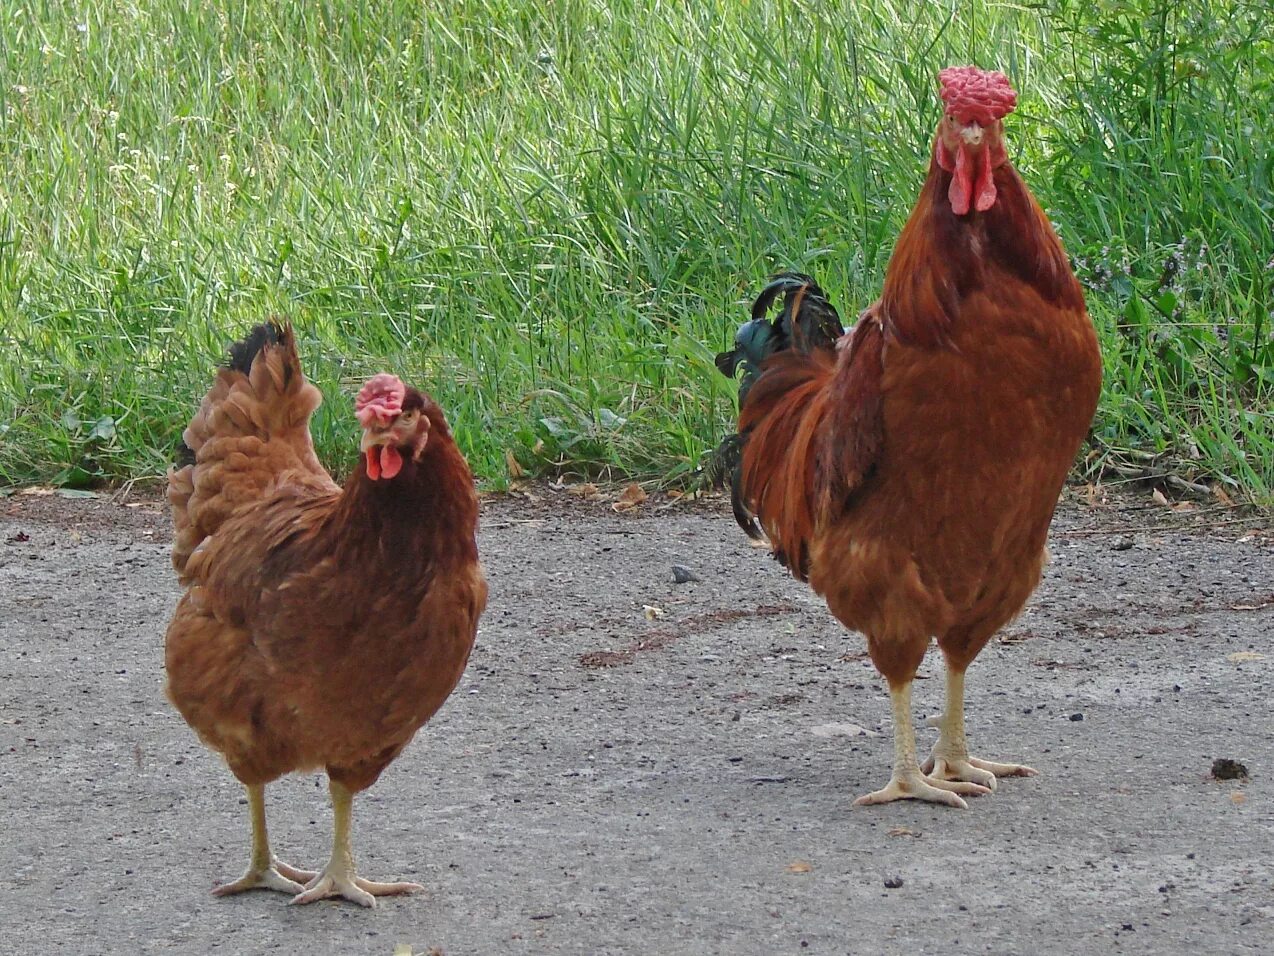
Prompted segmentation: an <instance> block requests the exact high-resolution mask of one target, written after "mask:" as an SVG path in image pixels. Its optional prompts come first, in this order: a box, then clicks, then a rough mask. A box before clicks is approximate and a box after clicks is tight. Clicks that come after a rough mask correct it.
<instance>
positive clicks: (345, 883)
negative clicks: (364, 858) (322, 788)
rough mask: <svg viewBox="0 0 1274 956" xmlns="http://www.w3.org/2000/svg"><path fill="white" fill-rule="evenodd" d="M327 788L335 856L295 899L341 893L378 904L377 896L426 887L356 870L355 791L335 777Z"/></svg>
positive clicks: (302, 900)
mask: <svg viewBox="0 0 1274 956" xmlns="http://www.w3.org/2000/svg"><path fill="white" fill-rule="evenodd" d="M328 789H329V790H330V791H331V793H332V859H331V860H329V861H328V864H327V866H325V867H324V868H323V872H322V873H320V874H318V875H317V876H315V877H314V878H313V879H311V880H310V881H309V882H308V883H306V884H305V890H304V892H302V893H299V894H298V895H297V896H296V897H295V898H293V900H292V902H293V903H313V902H314V901H315V900H321V899H326V898H327V897H329V896H341V897H344V898H345V899H347V900H350V901H351V902H353V903H357V904H359V905H360V906H375V905H376V897H378V896H399V895H401V894H404V893H414V892H416V891H417V890H423V889H424V887H423V886H421V885H420V884H419V883H373V882H372V881H371V880H365V879H363V878H362V877H361V876H359V875H358V874H357V873H356V872H355V871H354V850H353V848H352V847H351V846H350V838H349V835H350V815H351V809H352V807H353V803H354V794H352V793H351V792H350V791H349V790H348V789H347V788H346V787H345V786H344V785H343V784H340V783H337V782H336V781H335V780H329V781H328ZM297 889H298V890H300V889H301V887H299V886H298V887H297Z"/></svg>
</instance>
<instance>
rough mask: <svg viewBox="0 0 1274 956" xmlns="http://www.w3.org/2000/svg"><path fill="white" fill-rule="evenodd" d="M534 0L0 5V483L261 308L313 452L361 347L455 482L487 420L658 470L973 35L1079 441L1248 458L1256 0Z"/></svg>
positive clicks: (928, 106)
mask: <svg viewBox="0 0 1274 956" xmlns="http://www.w3.org/2000/svg"><path fill="white" fill-rule="evenodd" d="M533 6H536V5H531V4H523V3H521V2H514V0H462V2H450V3H446V4H432V3H420V2H418V0H359V2H353V0H310V2H304V3H303V2H300V0H280V2H278V3H272V4H250V3H249V4H228V3H224V2H222V3H203V2H195V0H82V2H80V3H76V4H69V3H62V2H56V0H31V2H26V3H12V4H8V5H7V6H5V7H4V10H3V12H2V13H0V16H2V17H3V20H4V22H3V23H0V163H2V164H3V174H2V175H0V323H2V325H0V340H2V342H3V351H2V354H0V483H10V484H12V483H22V482H34V481H39V482H54V483H59V484H67V485H72V486H75V485H84V484H88V483H92V482H94V481H100V480H103V479H114V478H124V477H137V476H148V475H158V474H160V473H162V471H163V470H164V468H165V467H166V463H167V461H168V459H169V456H170V454H171V451H172V448H173V447H174V445H175V442H176V440H177V436H178V434H179V432H180V429H181V427H182V425H183V423H184V421H185V420H186V419H187V418H188V417H189V414H190V412H191V410H192V408H193V407H194V405H195V404H196V403H197V401H198V399H199V396H200V394H201V393H202V391H203V390H204V389H205V388H206V387H207V384H208V382H209V380H210V376H211V369H212V366H213V365H214V363H215V362H216V361H218V359H219V357H220V355H221V354H222V352H223V350H224V347H225V345H226V343H227V342H228V341H229V340H231V339H232V338H235V337H237V336H238V335H239V334H241V333H242V331H243V330H244V329H245V328H247V327H248V326H249V325H250V324H251V323H253V322H255V321H258V320H260V319H261V318H262V317H263V316H265V315H267V314H270V313H277V314H281V315H284V316H288V317H290V318H292V319H293V321H294V322H295V323H296V324H297V326H298V329H299V330H300V337H301V343H302V348H303V350H304V354H303V358H304V361H305V363H306V366H307V368H308V370H309V374H310V376H311V378H313V379H314V380H315V381H316V383H318V384H319V385H320V386H321V387H322V388H323V390H324V392H325V393H326V394H327V398H328V401H327V404H326V405H325V406H324V409H323V410H322V411H321V412H320V413H319V416H318V418H317V421H316V423H315V437H316V441H317V443H318V445H319V449H320V452H321V453H322V455H323V456H324V457H325V459H326V460H327V461H329V462H330V463H331V464H332V466H333V467H334V468H335V469H337V470H338V471H339V470H342V469H344V468H345V467H347V466H348V465H349V464H350V462H351V460H352V457H353V454H354V448H355V445H354V442H355V425H354V421H353V416H352V414H351V409H350V394H351V392H352V391H353V389H354V388H355V387H356V386H357V384H358V382H359V380H360V379H361V378H363V377H364V376H365V375H367V374H368V373H370V372H373V371H377V370H380V369H382V368H383V369H392V370H394V371H397V372H399V373H400V374H402V375H403V376H404V377H405V378H407V379H408V380H409V381H412V382H413V383H415V384H419V385H421V386H423V387H425V388H427V389H428V390H430V391H432V392H433V393H434V394H435V396H436V397H437V398H438V399H439V401H441V402H442V403H443V405H444V407H445V408H446V409H447V410H448V413H449V417H450V419H451V421H452V423H453V427H454V428H455V430H456V432H457V434H458V437H459V439H460V442H461V444H462V445H463V447H464V449H465V451H466V452H467V453H468V454H469V456H470V459H471V461H472V462H473V465H474V467H475V470H476V471H477V472H478V473H479V474H480V475H482V476H484V477H485V478H487V479H488V480H490V481H491V482H493V483H494V484H497V485H498V484H499V483H500V482H501V481H502V480H504V479H505V478H506V476H507V467H508V465H507V462H508V456H509V455H510V454H512V455H513V456H515V457H516V458H517V459H518V460H519V461H520V462H521V465H522V466H523V467H526V468H527V469H528V470H544V471H555V470H568V471H575V472H579V473H589V474H597V473H611V474H620V473H625V474H634V475H640V476H644V477H652V478H660V479H663V480H666V481H669V482H674V483H675V482H679V481H687V480H690V477H691V476H692V475H693V473H694V471H695V469H696V467H697V465H698V463H699V461H700V458H701V456H702V454H703V452H704V451H705V449H707V448H708V447H710V446H711V445H712V444H713V443H714V441H715V439H716V438H717V437H718V436H719V434H720V433H721V432H722V430H723V429H724V428H725V427H726V425H727V423H728V421H729V419H730V416H731V414H732V411H733V402H734V399H733V389H732V388H731V386H730V384H729V383H728V382H726V381H725V380H724V379H722V378H721V377H720V376H719V375H718V374H717V373H716V371H715V370H714V368H713V366H712V362H711V358H712V354H713V353H714V352H715V351H717V350H718V349H720V348H721V347H723V346H725V345H726V344H727V343H728V342H729V340H730V338H731V336H732V335H733V330H734V328H735V327H736V325H737V324H738V322H739V321H740V320H741V319H742V318H743V317H745V306H746V303H747V302H748V301H749V299H750V297H751V295H752V293H753V292H754V290H756V289H757V288H758V286H759V284H760V282H761V280H762V279H763V277H764V276H765V275H766V274H767V273H769V272H771V271H774V270H776V269H779V268H786V267H796V268H800V269H804V270H807V271H810V272H813V273H814V274H815V275H817V276H818V277H819V278H820V280H821V281H822V283H823V284H824V285H825V286H826V287H827V288H828V289H829V291H831V292H832V293H833V294H834V297H835V300H836V301H837V302H838V303H839V304H840V306H841V311H842V313H844V314H846V315H854V314H856V312H857V310H858V309H859V308H861V307H862V306H863V305H865V304H867V303H868V302H869V301H871V299H872V298H874V296H875V294H876V291H877V290H878V288H879V284H880V281H881V276H882V274H883V271H884V268H885V265H886V263H887V262H888V258H889V254H890V252H891V249H892V246H893V241H894V238H895V236H896V235H897V232H898V230H899V228H900V227H901V225H902V222H903V220H904V218H905V217H906V214H907V212H908V210H909V208H910V205H911V203H912V202H913V200H914V198H915V195H916V193H917V190H918V188H919V185H920V183H921V181H922V178H923V175H924V166H925V162H926V159H927V152H928V148H929V142H930V136H931V131H932V129H933V127H934V125H935V123H936V120H937V116H938V113H937V109H936V101H935V97H934V93H933V90H934V85H935V84H934V75H935V73H936V71H937V69H939V68H940V67H942V66H945V65H948V64H950V63H957V62H969V61H976V62H978V63H979V64H981V65H984V66H997V67H1000V68H1003V69H1004V70H1006V71H1007V72H1008V73H1009V74H1010V75H1011V76H1012V78H1013V79H1014V81H1015V83H1016V85H1017V87H1018V89H1019V92H1020V94H1021V101H1020V106H1019V110H1018V112H1017V113H1016V114H1015V116H1014V117H1012V118H1011V119H1010V121H1009V135H1010V137H1011V141H1012V148H1013V150H1014V153H1013V156H1014V160H1015V162H1016V163H1017V164H1018V166H1019V168H1020V169H1021V170H1022V172H1023V174H1024V175H1025V177H1026V179H1027V181H1028V182H1029V183H1030V184H1031V186H1032V188H1033V189H1034V190H1035V192H1036V195H1037V196H1038V197H1039V198H1040V200H1041V202H1042V203H1043V204H1044V206H1045V207H1046V208H1047V209H1048V210H1049V211H1050V213H1051V215H1052V216H1053V218H1054V221H1055V222H1056V224H1057V227H1058V230H1059V232H1060V233H1061V235H1062V238H1063V240H1064V241H1065V242H1066V244H1067V246H1068V248H1069V249H1070V251H1071V252H1072V254H1073V255H1074V256H1075V258H1076V261H1077V263H1078V267H1079V271H1080V274H1081V277H1082V278H1083V279H1084V281H1085V282H1086V284H1087V286H1088V289H1089V302H1090V308H1091V311H1092V313H1093V316H1094V319H1095V321H1096V323H1097V325H1098V327H1099V331H1100V334H1101V338H1102V341H1103V345H1104V351H1105V361H1106V386H1105V391H1104V395H1103V400H1102V405H1101V410H1100V412H1099V418H1098V421H1097V423H1096V426H1095V432H1094V443H1093V448H1092V453H1091V454H1090V455H1089V457H1088V458H1087V459H1086V461H1085V462H1084V463H1083V464H1082V465H1081V467H1082V468H1084V469H1086V470H1087V471H1088V472H1089V473H1095V472H1096V470H1097V469H1100V468H1102V467H1105V466H1107V465H1116V466H1118V465H1120V464H1121V463H1126V462H1129V461H1137V460H1140V459H1144V458H1145V457H1146V456H1162V457H1164V458H1165V459H1167V460H1169V461H1170V462H1171V463H1172V466H1173V467H1178V468H1183V469H1185V470H1187V471H1188V472H1189V477H1203V478H1211V479H1213V480H1221V481H1224V482H1228V483H1230V484H1231V485H1232V486H1233V487H1234V488H1238V489H1241V490H1243V491H1244V492H1246V493H1249V494H1251V495H1253V496H1254V497H1256V498H1257V499H1258V500H1265V501H1268V500H1269V499H1270V496H1271V494H1272V493H1274V492H1272V489H1274V434H1272V432H1274V427H1272V425H1271V418H1270V407H1271V397H1272V395H1274V338H1272V337H1271V328H1272V326H1274V320H1271V311H1272V310H1274V295H1272V293H1271V280H1272V279H1274V227H1272V224H1271V219H1272V214H1274V199H1272V198H1271V197H1272V195H1274V136H1272V135H1271V133H1272V130H1274V119H1272V117H1271V110H1270V104H1271V102H1274V42H1272V41H1271V40H1270V37H1271V36H1274V14H1272V13H1271V8H1270V6H1269V4H1268V3H1266V2H1252V3H1243V2H1228V3H1221V2H1205V0H1182V2H1176V3H1171V4H1169V3H1166V2H1164V0H1141V2H1132V3H1113V2H1106V0H1092V2H1087V3H1072V2H1050V3H1046V4H1042V5H1036V6H1031V7H1027V6H1024V5H1020V4H1008V3H991V2H974V3H968V2H960V3H958V4H956V3H954V2H952V3H950V4H943V5H938V4H929V3H919V2H903V0H893V2H892V5H891V2H890V0H884V2H877V3H872V4H867V3H861V4H848V3H815V2H792V0H751V2H748V3H744V2H740V0H716V2H703V3H697V4H675V3H674V4H670V3H654V2H649V0H648V2H645V3H638V2H635V0H560V2H557V3H554V4H547V5H538V6H541V7H543V8H544V9H542V10H532V9H531V7H533ZM232 8H233V9H232ZM944 9H945V10H946V11H947V12H943V10H944ZM957 11H958V13H957ZM1203 24H1206V28H1205V27H1204V26H1203ZM1174 270H1175V271H1174Z"/></svg>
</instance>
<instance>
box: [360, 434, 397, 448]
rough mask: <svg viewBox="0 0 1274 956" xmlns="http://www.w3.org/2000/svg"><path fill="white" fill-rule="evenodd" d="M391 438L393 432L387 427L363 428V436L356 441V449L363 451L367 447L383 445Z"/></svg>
mask: <svg viewBox="0 0 1274 956" xmlns="http://www.w3.org/2000/svg"><path fill="white" fill-rule="evenodd" d="M392 438H393V433H392V432H391V431H390V430H389V429H384V430H383V431H382V430H380V429H372V428H364V429H363V438H362V440H361V441H360V442H359V443H358V450H359V451H360V452H365V451H367V449H369V448H375V447H376V446H377V445H384V444H386V443H388V442H389V441H390V439H392Z"/></svg>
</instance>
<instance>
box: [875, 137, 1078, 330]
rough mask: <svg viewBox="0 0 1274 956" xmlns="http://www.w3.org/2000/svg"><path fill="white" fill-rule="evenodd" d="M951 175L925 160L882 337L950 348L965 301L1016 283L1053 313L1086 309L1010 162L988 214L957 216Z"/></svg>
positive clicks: (893, 267)
mask: <svg viewBox="0 0 1274 956" xmlns="http://www.w3.org/2000/svg"><path fill="white" fill-rule="evenodd" d="M951 176H952V174H951V173H950V172H948V171H946V170H944V169H943V168H942V167H941V166H939V165H938V162H937V158H936V156H935V157H933V158H931V159H930V163H929V175H928V178H927V179H926V180H925V184H924V188H923V189H922V190H921V193H920V198H919V199H918V200H917V201H916V206H915V208H914V209H913V210H912V211H911V216H910V217H909V218H908V219H907V224H906V225H905V226H904V227H903V230H902V233H901V234H900V235H899V237H898V244H897V245H896V246H895V247H894V254H893V257H892V258H891V259H890V261H889V268H888V270H887V272H886V275H885V287H884V292H883V293H882V296H881V303H882V307H883V314H884V317H885V323H886V332H887V334H888V335H889V336H890V337H891V338H894V339H897V340H899V341H902V342H904V343H906V344H910V345H919V346H929V347H932V346H939V345H946V344H949V341H950V332H951V327H952V324H953V323H955V322H957V321H959V317H960V307H961V304H962V302H963V301H964V300H965V299H967V298H968V297H969V296H970V295H971V294H973V293H974V292H977V291H987V292H988V293H989V294H992V295H994V290H995V287H996V286H997V285H1002V284H1005V283H1010V282H1020V283H1024V284H1025V285H1027V286H1029V287H1031V288H1032V289H1034V291H1035V292H1036V293H1037V294H1038V295H1039V297H1040V298H1041V299H1043V300H1044V301H1045V302H1047V303H1050V304H1052V305H1055V306H1057V307H1058V308H1063V309H1071V310H1081V311H1082V310H1083V308H1084V296H1083V291H1082V289H1081V288H1080V286H1079V282H1078V281H1077V280H1076V279H1075V276H1074V273H1072V272H1071V269H1070V264H1069V262H1068V261H1067V258H1066V253H1065V251H1064V250H1063V249H1062V244H1061V241H1060V240H1059V239H1058V238H1057V234H1056V233H1055V232H1054V231H1053V227H1052V225H1051V224H1050V223H1049V221H1048V217H1047V216H1045V215H1044V211H1043V210H1042V209H1041V208H1040V206H1039V203H1037V202H1036V201H1035V197H1034V196H1032V195H1031V192H1030V190H1029V189H1027V188H1026V183H1024V182H1023V181H1022V178H1021V177H1020V176H1019V175H1018V173H1017V170H1015V169H1014V168H1013V164H1012V163H1010V162H1005V163H1003V164H1002V165H1001V166H999V167H998V168H997V169H996V170H995V173H994V176H995V186H996V190H997V193H998V198H997V200H996V202H995V205H993V206H992V207H991V208H990V209H988V210H987V211H986V212H970V213H968V214H967V215H964V216H957V215H956V214H955V213H954V212H952V211H951V203H950V201H949V200H948V198H947V191H948V189H949V188H950V186H951Z"/></svg>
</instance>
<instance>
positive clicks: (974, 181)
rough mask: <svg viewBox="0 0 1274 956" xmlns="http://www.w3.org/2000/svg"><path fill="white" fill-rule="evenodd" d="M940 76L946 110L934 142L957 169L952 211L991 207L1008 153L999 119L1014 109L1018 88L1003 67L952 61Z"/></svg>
mask: <svg viewBox="0 0 1274 956" xmlns="http://www.w3.org/2000/svg"><path fill="white" fill-rule="evenodd" d="M938 82H939V83H940V84H941V89H940V90H939V93H938V95H939V96H941V97H942V102H943V103H944V104H945V105H946V109H947V113H946V116H945V117H944V119H943V121H942V125H941V127H940V128H939V130H938V141H937V145H936V147H935V148H936V152H937V157H938V165H939V166H941V167H942V168H943V169H945V170H946V171H947V172H949V173H953V174H954V175H953V176H952V178H951V188H950V190H949V191H948V193H947V198H948V199H950V200H951V211H952V212H954V213H955V214H956V215H957V216H964V215H967V214H968V212H969V209H970V207H972V208H973V209H976V210H977V211H978V212H986V211H987V210H988V209H990V208H991V207H992V206H993V205H995V197H996V189H995V177H994V172H995V169H996V168H997V167H999V166H1001V165H1003V164H1004V162H1005V161H1006V160H1007V159H1008V154H1007V153H1005V151H1004V144H1003V142H1002V141H1001V138H1000V137H1001V131H1002V125H1001V123H1000V120H1002V119H1003V118H1004V117H1005V116H1007V115H1008V114H1009V113H1012V112H1013V108H1014V107H1015V106H1016V105H1017V94H1016V93H1014V92H1013V87H1011V86H1010V85H1009V78H1008V77H1007V76H1005V75H1004V74H1003V73H1001V72H999V71H998V70H980V69H978V68H977V67H976V66H951V67H947V69H945V70H943V71H942V72H941V73H939V74H938Z"/></svg>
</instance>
